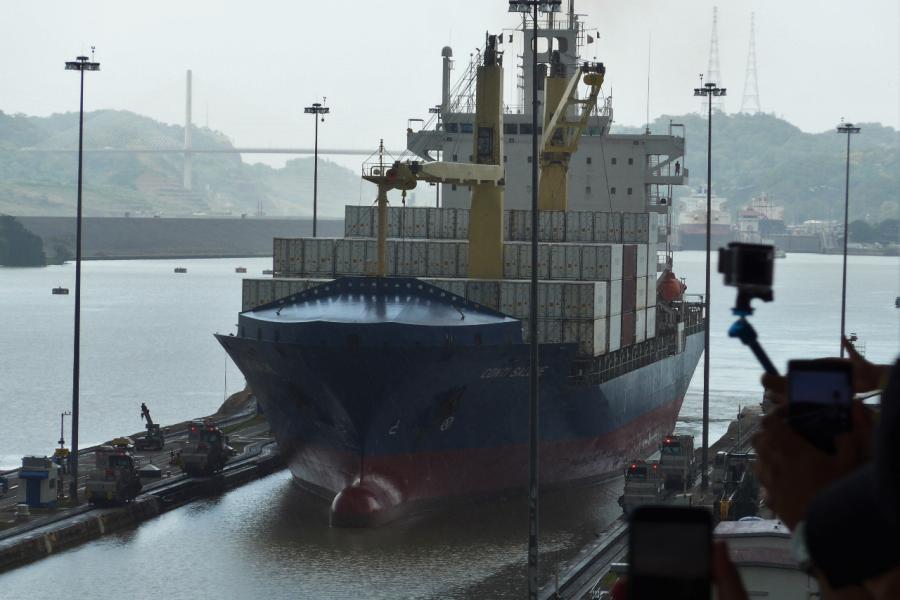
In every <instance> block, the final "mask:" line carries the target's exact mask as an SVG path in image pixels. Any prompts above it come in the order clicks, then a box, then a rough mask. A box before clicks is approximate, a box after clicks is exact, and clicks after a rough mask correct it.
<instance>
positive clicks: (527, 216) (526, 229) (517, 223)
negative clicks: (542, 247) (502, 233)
mask: <svg viewBox="0 0 900 600" xmlns="http://www.w3.org/2000/svg"><path fill="white" fill-rule="evenodd" d="M529 221H531V212H530V211H527V210H511V211H509V230H508V231H509V237H508V239H509V240H512V241H516V242H527V241H528V238H527V237H526V236H527V235H528V233H530V231H531V227H530V226H529V225H528V223H529Z"/></svg>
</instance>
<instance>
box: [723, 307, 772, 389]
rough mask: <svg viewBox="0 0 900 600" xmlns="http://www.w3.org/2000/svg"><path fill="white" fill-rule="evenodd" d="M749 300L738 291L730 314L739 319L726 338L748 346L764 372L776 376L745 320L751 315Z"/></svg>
mask: <svg viewBox="0 0 900 600" xmlns="http://www.w3.org/2000/svg"><path fill="white" fill-rule="evenodd" d="M750 298H751V297H750V296H749V295H748V294H745V293H744V292H743V291H741V290H738V297H737V302H736V306H735V307H734V308H732V309H731V312H732V313H734V314H735V315H737V316H738V317H739V318H738V320H737V321H735V322H734V323H733V324H732V325H731V327H729V328H728V337H733V338H737V339H739V340H741V342H743V344H744V345H745V346H749V347H750V350H751V351H752V352H753V355H754V356H756V358H757V360H759V364H761V365H762V367H763V369H765V370H766V373H769V374H771V375H778V369H776V368H775V365H773V364H772V361H771V360H769V355H768V354H766V351H765V350H763V347H762V346H760V344H759V342H758V341H757V335H756V330H755V329H753V325H751V324H750V321H748V320H747V317H748V316H749V315H752V314H753V308H752V307H751V306H750Z"/></svg>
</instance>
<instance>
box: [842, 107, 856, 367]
mask: <svg viewBox="0 0 900 600" xmlns="http://www.w3.org/2000/svg"><path fill="white" fill-rule="evenodd" d="M837 133H846V134H847V171H846V175H845V177H844V267H843V271H842V274H841V344H840V348H841V358H843V357H844V344H843V341H844V336H845V335H846V334H845V333H844V325H845V318H846V316H847V240H848V239H849V238H850V230H849V222H848V219H849V216H850V136H851V135H853V134H854V133H859V127H856V126H854V125H853V123H844V122H841V124H840V125H838V127H837Z"/></svg>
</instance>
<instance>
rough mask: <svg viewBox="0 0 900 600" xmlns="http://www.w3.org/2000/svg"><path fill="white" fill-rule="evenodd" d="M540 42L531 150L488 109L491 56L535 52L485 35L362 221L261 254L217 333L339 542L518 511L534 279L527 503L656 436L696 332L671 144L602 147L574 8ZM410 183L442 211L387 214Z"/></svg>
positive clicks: (668, 425) (377, 174)
mask: <svg viewBox="0 0 900 600" xmlns="http://www.w3.org/2000/svg"><path fill="white" fill-rule="evenodd" d="M537 35H538V36H540V37H541V38H543V39H544V40H543V41H546V42H547V44H548V45H549V46H548V50H547V52H540V53H538V57H537V59H538V61H540V65H539V66H540V67H541V69H540V73H541V77H539V79H538V80H537V81H533V80H532V78H531V76H530V73H531V70H532V69H531V68H532V66H533V65H532V64H531V63H530V60H531V58H530V55H529V54H530V53H529V52H525V51H524V50H520V51H519V52H518V55H519V58H520V60H521V61H522V62H521V63H520V64H519V65H518V68H519V69H520V73H521V76H520V77H518V79H517V80H518V82H519V88H518V89H519V91H520V94H521V96H522V97H529V96H530V94H531V89H532V88H531V86H533V85H537V86H538V88H539V90H540V98H541V103H542V115H541V116H542V120H541V126H540V128H539V131H537V132H534V130H533V128H531V127H529V124H530V117H529V116H527V115H525V114H523V113H522V111H521V110H519V109H516V108H515V107H509V106H508V105H507V104H505V103H504V101H503V89H504V86H503V75H504V71H503V64H502V63H503V52H502V51H501V47H502V46H505V47H506V48H508V49H509V51H510V52H509V53H510V54H512V55H513V56H516V55H515V54H513V52H515V51H516V48H515V47H514V46H513V45H512V43H511V41H512V40H513V39H515V38H518V39H519V42H520V43H521V44H522V46H521V48H522V49H524V48H530V47H531V42H532V37H533V33H532V31H530V30H527V29H525V28H524V27H522V28H519V29H515V30H506V31H504V32H503V33H502V34H500V35H490V36H488V38H487V39H486V43H485V45H484V50H483V51H481V52H477V53H476V54H475V58H474V59H473V63H472V64H471V65H470V66H469V68H468V69H466V70H465V72H464V73H463V74H462V76H461V77H459V83H458V84H456V85H455V86H452V87H451V85H450V80H451V76H452V71H453V64H452V50H451V49H450V48H446V47H445V48H444V49H443V51H442V53H441V54H442V60H443V67H444V71H443V75H444V76H443V83H442V92H443V96H442V98H443V101H442V103H441V104H440V105H439V106H437V107H436V108H435V109H433V110H434V111H435V112H434V113H432V114H433V117H434V118H433V120H432V122H430V123H428V124H427V125H425V126H423V127H421V128H420V129H419V130H417V131H413V130H411V129H410V130H409V131H408V132H407V133H408V137H407V145H408V151H407V154H406V156H403V157H400V158H398V159H392V158H391V157H388V156H387V155H386V153H385V152H384V151H383V148H382V149H381V151H379V152H378V153H377V154H376V155H374V156H373V157H372V158H371V159H370V160H369V161H367V162H366V164H364V165H363V169H362V177H363V179H365V180H367V181H369V182H371V183H373V184H375V186H376V187H377V199H376V200H375V202H374V203H373V204H372V205H364V206H355V205H354V206H347V207H346V209H345V222H344V228H345V235H344V237H343V238H339V239H330V238H291V239H284V238H276V239H275V240H274V243H273V269H272V270H273V272H274V274H273V276H272V277H267V278H254V279H245V280H244V282H243V309H242V312H241V313H240V315H239V317H238V325H237V331H236V332H235V333H233V334H231V335H218V336H217V338H218V340H219V341H220V343H221V344H222V345H223V346H224V347H225V349H226V351H227V352H228V353H229V355H230V356H231V358H232V359H233V360H234V362H235V363H236V364H237V366H238V367H239V368H240V370H241V371H242V372H243V374H244V375H245V377H246V379H247V382H248V384H249V386H250V388H251V389H252V390H253V392H254V394H255V395H256V396H257V398H258V400H259V403H260V405H261V407H262V409H263V411H264V413H265V415H266V417H267V419H268V421H269V423H270V425H271V428H272V431H273V433H274V436H275V438H276V440H277V443H278V445H279V448H280V451H281V452H282V453H283V454H284V456H285V457H286V459H287V463H288V465H289V466H290V469H291V471H292V473H293V475H294V477H295V480H296V481H297V482H298V483H299V484H300V485H301V486H303V487H304V488H306V489H309V490H311V491H313V492H315V493H317V494H319V495H321V496H323V497H324V498H326V499H327V500H328V501H329V502H330V503H331V509H330V518H331V522H332V524H333V525H335V526H371V525H378V524H383V523H386V522H388V521H391V520H393V519H395V518H398V517H402V516H404V515H408V514H410V513H413V512H416V511H419V510H428V509H433V508H435V507H441V506H444V505H446V504H447V503H450V502H454V501H457V500H461V499H471V498H473V497H483V496H491V495H496V494H502V493H507V492H510V491H514V490H521V491H524V489H525V484H526V481H527V475H528V460H527V456H528V429H529V428H528V418H529V411H528V406H529V394H528V382H529V374H530V356H529V343H530V342H531V339H530V337H529V336H530V331H531V328H530V321H529V318H530V315H531V313H532V311H531V308H532V307H531V304H530V298H531V296H530V289H531V288H530V285H531V282H530V279H531V277H532V274H533V270H537V271H538V275H537V276H538V279H539V283H538V290H537V292H538V294H537V295H538V302H537V306H536V307H535V314H536V315H537V326H536V331H537V338H538V339H537V342H538V343H539V355H540V361H539V369H540V373H539V386H540V440H541V442H540V474H541V483H542V485H544V486H565V485H573V484H583V483H586V482H591V481H597V480H601V479H603V478H605V477H608V476H610V475H611V474H617V473H619V472H620V470H621V468H622V466H623V464H624V461H625V460H626V459H627V458H630V457H636V456H645V455H649V454H650V453H652V452H654V451H655V450H656V449H657V447H658V443H659V441H660V439H661V438H662V437H663V436H664V435H666V434H668V433H669V432H671V431H672V428H673V426H674V424H675V420H676V417H677V416H678V413H679V410H680V408H681V403H682V400H683V398H684V395H685V392H686V390H687V388H688V384H689V382H690V380H691V377H692V375H693V372H694V369H695V367H696V365H697V362H698V360H699V357H700V354H701V353H702V350H703V326H704V325H703V312H702V310H703V309H702V303H700V302H691V301H689V300H688V299H687V298H686V297H685V295H684V289H685V288H684V285H683V284H682V283H681V282H680V281H679V280H678V279H677V277H676V276H675V273H674V271H673V267H674V265H673V257H672V254H671V252H670V251H669V250H668V248H669V244H668V236H669V232H670V229H669V228H668V226H667V225H666V224H667V223H668V222H669V218H668V217H669V214H668V210H669V208H670V206H671V202H670V201H669V199H670V198H671V189H672V186H673V185H683V184H685V182H686V177H687V172H686V171H681V170H679V172H678V173H677V174H675V169H673V168H672V165H673V164H674V163H675V162H676V161H679V160H680V161H681V162H682V163H683V154H684V136H683V135H681V136H676V135H672V134H671V132H669V133H668V134H666V135H651V134H649V133H648V134H645V135H610V134H609V125H610V122H611V118H612V106H611V101H610V99H609V98H605V99H604V98H602V84H603V81H604V78H605V74H606V68H605V66H604V65H602V64H600V63H585V62H583V61H581V59H580V58H579V54H580V51H581V49H582V46H583V45H584V44H586V43H587V39H588V37H587V36H586V33H585V28H584V25H583V23H582V22H581V20H580V18H579V16H578V15H576V13H575V11H574V2H570V3H569V11H568V14H567V15H552V16H549V17H547V18H545V19H542V20H541V22H540V23H539V29H538V31H537ZM501 40H505V43H504V44H501V43H500V42H501ZM538 47H541V46H540V45H539V46H538ZM523 57H524V58H523ZM544 131H546V132H548V133H549V135H545V134H544V133H543V132H544ZM534 133H536V135H538V136H539V143H540V146H539V150H540V153H539V155H538V156H537V157H536V160H538V161H539V165H540V173H541V175H540V185H539V190H538V196H539V211H538V212H537V214H536V215H533V214H532V212H531V210H528V209H527V207H530V205H531V204H530V199H531V193H532V190H531V187H530V181H531V179H530V171H531V161H532V160H533V159H535V158H534V157H532V156H531V154H530V152H531V151H530V148H531V143H532V137H531V136H532V134H534ZM463 153H464V154H465V155H464V156H463ZM470 153H471V154H470ZM439 158H441V159H442V160H438V159H439ZM423 184H434V186H435V187H436V190H437V191H436V196H437V197H439V198H441V199H442V202H441V205H440V206H435V207H422V206H416V207H408V206H406V202H405V200H406V194H407V192H409V191H411V190H413V189H415V188H416V186H417V185H423ZM426 189H427V188H426ZM398 192H399V196H400V198H399V200H400V201H398V198H396V196H397V195H398ZM389 194H390V195H392V196H394V204H395V205H394V206H389V201H388V198H389ZM533 228H536V229H537V236H538V238H539V240H540V241H539V244H538V248H537V259H536V260H532V246H531V243H530V240H531V239H532V230H533Z"/></svg>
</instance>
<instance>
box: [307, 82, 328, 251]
mask: <svg viewBox="0 0 900 600" xmlns="http://www.w3.org/2000/svg"><path fill="white" fill-rule="evenodd" d="M324 101H325V99H324V98H322V102H313V105H312V106H307V107H306V108H304V109H303V112H304V113H306V114H311V115H314V117H313V120H315V122H316V141H315V146H314V149H313V156H314V158H313V237H316V220H317V217H318V196H319V119H320V118H321V119H322V121H323V122H324V121H325V117H320V116H319V115H327V114H328V113H329V112H331V109H329V108H328V107H327V106H325V105H324V104H323V102H324Z"/></svg>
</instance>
